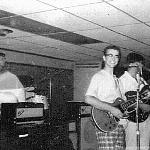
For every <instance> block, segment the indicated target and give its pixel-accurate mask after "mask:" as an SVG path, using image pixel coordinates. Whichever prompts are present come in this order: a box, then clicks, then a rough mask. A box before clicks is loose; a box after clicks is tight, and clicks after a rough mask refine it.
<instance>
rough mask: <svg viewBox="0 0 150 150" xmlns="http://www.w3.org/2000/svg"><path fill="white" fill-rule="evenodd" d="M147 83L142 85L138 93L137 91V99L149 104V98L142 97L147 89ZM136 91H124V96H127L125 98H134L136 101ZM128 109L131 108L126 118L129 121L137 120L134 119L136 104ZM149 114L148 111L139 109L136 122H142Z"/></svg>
mask: <svg viewBox="0 0 150 150" xmlns="http://www.w3.org/2000/svg"><path fill="white" fill-rule="evenodd" d="M149 90H150V89H149V85H146V86H144V87H143V88H142V89H141V91H140V93H139V95H140V96H139V99H142V100H141V101H142V102H143V103H144V104H148V105H150V99H143V98H144V97H145V93H146V92H147V91H149ZM136 94H137V92H136V91H128V92H126V94H125V96H126V97H127V100H128V101H130V99H135V102H136V99H137V95H136ZM128 110H129V111H130V110H132V111H130V113H129V117H128V120H129V121H132V122H137V120H136V104H135V105H134V106H132V107H129V108H128ZM148 116H149V112H145V111H144V110H142V109H140V108H139V110H138V122H139V123H141V122H144V121H145V120H146V119H147V118H148Z"/></svg>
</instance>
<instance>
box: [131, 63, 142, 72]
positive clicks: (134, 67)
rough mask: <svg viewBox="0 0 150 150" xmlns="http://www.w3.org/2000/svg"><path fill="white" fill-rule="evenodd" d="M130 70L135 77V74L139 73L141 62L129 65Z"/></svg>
mask: <svg viewBox="0 0 150 150" xmlns="http://www.w3.org/2000/svg"><path fill="white" fill-rule="evenodd" d="M129 66H130V68H131V69H132V72H134V74H135V75H136V74H137V73H140V72H141V70H142V66H143V65H142V63H141V62H134V63H130V65H129Z"/></svg>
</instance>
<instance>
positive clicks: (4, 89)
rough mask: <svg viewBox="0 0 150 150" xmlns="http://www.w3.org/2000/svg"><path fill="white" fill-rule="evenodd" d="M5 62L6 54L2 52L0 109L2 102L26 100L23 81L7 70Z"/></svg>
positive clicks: (0, 61)
mask: <svg viewBox="0 0 150 150" xmlns="http://www.w3.org/2000/svg"><path fill="white" fill-rule="evenodd" d="M5 63H6V57H5V54H4V53H0V110H1V103H16V102H24V101H25V92H24V87H23V85H22V83H21V82H20V81H19V79H18V77H17V76H16V75H14V74H13V73H11V72H9V71H7V70H6V67H5ZM0 112H1V111H0Z"/></svg>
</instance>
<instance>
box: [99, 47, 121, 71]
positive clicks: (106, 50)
mask: <svg viewBox="0 0 150 150" xmlns="http://www.w3.org/2000/svg"><path fill="white" fill-rule="evenodd" d="M109 49H114V50H117V51H118V52H119V57H121V50H120V48H119V47H118V46H115V45H109V46H107V47H105V48H104V51H103V53H104V56H106V55H107V52H108V50H109ZM104 67H105V62H104V61H102V65H101V68H102V69H103V68H104Z"/></svg>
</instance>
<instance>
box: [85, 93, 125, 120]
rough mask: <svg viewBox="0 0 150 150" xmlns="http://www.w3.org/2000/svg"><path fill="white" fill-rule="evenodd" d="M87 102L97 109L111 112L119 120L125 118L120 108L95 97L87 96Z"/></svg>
mask: <svg viewBox="0 0 150 150" xmlns="http://www.w3.org/2000/svg"><path fill="white" fill-rule="evenodd" d="M85 102H86V103H88V104H90V105H92V106H94V107H95V108H97V109H101V110H106V111H109V112H111V113H112V115H113V116H115V117H117V118H122V117H123V114H122V112H121V111H120V110H119V109H118V108H116V107H113V106H111V104H109V103H107V102H104V101H101V100H99V99H97V98H96V97H94V96H89V95H87V96H85Z"/></svg>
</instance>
